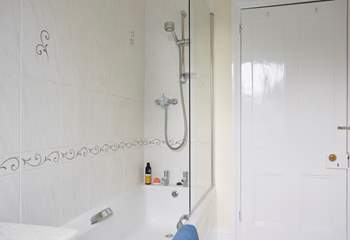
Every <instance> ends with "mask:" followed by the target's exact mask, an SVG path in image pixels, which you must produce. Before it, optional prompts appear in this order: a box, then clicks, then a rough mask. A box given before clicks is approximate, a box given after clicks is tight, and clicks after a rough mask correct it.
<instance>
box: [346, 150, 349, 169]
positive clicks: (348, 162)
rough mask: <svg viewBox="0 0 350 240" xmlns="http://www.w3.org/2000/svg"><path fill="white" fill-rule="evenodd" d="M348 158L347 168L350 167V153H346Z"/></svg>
mask: <svg viewBox="0 0 350 240" xmlns="http://www.w3.org/2000/svg"><path fill="white" fill-rule="evenodd" d="M346 159H347V168H350V154H349V153H348V152H347V153H346Z"/></svg>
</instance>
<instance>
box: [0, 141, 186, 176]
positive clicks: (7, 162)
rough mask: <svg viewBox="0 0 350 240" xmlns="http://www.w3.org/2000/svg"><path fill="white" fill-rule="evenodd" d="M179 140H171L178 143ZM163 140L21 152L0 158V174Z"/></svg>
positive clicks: (149, 144)
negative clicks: (28, 152) (41, 151)
mask: <svg viewBox="0 0 350 240" xmlns="http://www.w3.org/2000/svg"><path fill="white" fill-rule="evenodd" d="M178 142H180V140H179V141H175V142H174V141H171V144H178ZM164 144H165V141H164V140H162V139H159V138H151V139H140V140H133V141H121V142H119V143H105V144H102V145H91V146H81V147H79V148H76V149H74V148H68V149H67V150H52V151H49V152H47V153H33V154H28V155H26V154H22V156H21V157H20V156H19V155H17V156H9V157H6V158H5V159H2V160H0V174H1V173H13V172H16V171H17V170H18V169H19V168H20V165H22V166H23V167H25V168H36V167H40V166H43V165H46V164H49V163H58V162H59V161H61V160H66V161H74V160H76V159H79V158H87V157H89V156H98V155H100V154H104V153H109V152H118V151H123V150H127V149H136V148H140V147H144V146H156V145H159V146H160V145H164Z"/></svg>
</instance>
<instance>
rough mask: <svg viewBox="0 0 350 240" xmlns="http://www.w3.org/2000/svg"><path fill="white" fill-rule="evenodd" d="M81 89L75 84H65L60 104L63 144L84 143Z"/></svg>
mask: <svg viewBox="0 0 350 240" xmlns="http://www.w3.org/2000/svg"><path fill="white" fill-rule="evenodd" d="M80 100H81V90H80V89H79V88H77V87H74V86H63V87H62V97H61V98H60V104H61V105H60V106H61V108H62V110H61V112H62V129H63V133H62V139H63V140H62V141H63V146H73V145H79V144H81V143H82V141H81V140H82V132H81V131H82V129H81V123H82V122H83V121H85V119H84V118H82V116H81V112H80V109H81V102H80Z"/></svg>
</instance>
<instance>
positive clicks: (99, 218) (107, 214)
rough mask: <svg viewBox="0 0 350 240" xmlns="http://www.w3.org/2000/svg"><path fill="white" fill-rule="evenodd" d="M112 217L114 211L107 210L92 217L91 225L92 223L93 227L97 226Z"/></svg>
mask: <svg viewBox="0 0 350 240" xmlns="http://www.w3.org/2000/svg"><path fill="white" fill-rule="evenodd" d="M112 215H113V211H112V209H111V208H105V209H103V210H102V211H100V212H98V213H96V214H95V215H94V216H92V217H91V219H90V223H91V225H92V224H95V223H99V222H101V221H103V220H105V219H106V218H108V217H110V216H112Z"/></svg>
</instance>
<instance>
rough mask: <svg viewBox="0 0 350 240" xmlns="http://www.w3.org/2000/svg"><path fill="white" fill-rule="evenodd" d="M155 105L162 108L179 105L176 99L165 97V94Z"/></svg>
mask: <svg viewBox="0 0 350 240" xmlns="http://www.w3.org/2000/svg"><path fill="white" fill-rule="evenodd" d="M155 103H156V104H157V105H159V106H161V107H162V108H166V107H168V106H169V105H176V104H177V103H178V101H177V99H176V98H168V97H167V96H165V95H164V93H163V94H162V96H161V97H160V98H158V99H156V100H155Z"/></svg>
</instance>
